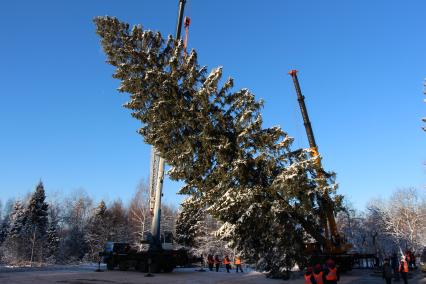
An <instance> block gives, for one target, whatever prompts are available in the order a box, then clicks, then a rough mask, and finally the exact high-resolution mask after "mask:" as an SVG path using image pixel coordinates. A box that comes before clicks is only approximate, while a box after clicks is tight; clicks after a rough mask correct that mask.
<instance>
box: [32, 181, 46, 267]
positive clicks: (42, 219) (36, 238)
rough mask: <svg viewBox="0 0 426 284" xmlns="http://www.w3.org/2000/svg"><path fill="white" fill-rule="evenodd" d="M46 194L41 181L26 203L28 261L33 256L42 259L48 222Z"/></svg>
mask: <svg viewBox="0 0 426 284" xmlns="http://www.w3.org/2000/svg"><path fill="white" fill-rule="evenodd" d="M45 200H46V194H45V191H44V186H43V183H42V182H41V181H40V183H39V184H38V185H37V187H36V189H35V191H34V192H33V194H32V195H31V198H30V200H29V203H28V210H27V212H28V222H27V229H28V231H29V232H30V233H31V257H30V263H32V262H33V260H34V258H35V256H37V257H38V260H39V261H43V259H42V256H43V249H44V246H45V242H46V238H45V237H46V232H47V226H48V223H49V220H48V208H49V205H48V204H47V202H46V201H45Z"/></svg>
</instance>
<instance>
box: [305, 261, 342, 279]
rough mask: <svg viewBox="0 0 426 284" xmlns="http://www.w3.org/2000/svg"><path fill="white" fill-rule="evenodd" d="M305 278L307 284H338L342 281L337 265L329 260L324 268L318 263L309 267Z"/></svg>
mask: <svg viewBox="0 0 426 284" xmlns="http://www.w3.org/2000/svg"><path fill="white" fill-rule="evenodd" d="M304 277H305V284H337V281H339V280H340V275H339V271H338V269H337V267H336V263H335V262H334V261H333V260H332V259H329V260H327V261H326V263H325V265H324V266H322V265H321V264H320V263H318V264H316V265H315V266H313V267H312V266H310V267H308V268H307V269H306V273H305V275H304Z"/></svg>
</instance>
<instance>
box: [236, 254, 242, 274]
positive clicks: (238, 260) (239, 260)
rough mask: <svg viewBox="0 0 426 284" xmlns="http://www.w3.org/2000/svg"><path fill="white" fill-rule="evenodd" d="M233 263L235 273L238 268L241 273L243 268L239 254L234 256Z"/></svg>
mask: <svg viewBox="0 0 426 284" xmlns="http://www.w3.org/2000/svg"><path fill="white" fill-rule="evenodd" d="M234 264H235V267H236V269H237V273H238V269H240V270H241V273H243V269H242V268H241V258H240V257H239V256H236V257H235V259H234Z"/></svg>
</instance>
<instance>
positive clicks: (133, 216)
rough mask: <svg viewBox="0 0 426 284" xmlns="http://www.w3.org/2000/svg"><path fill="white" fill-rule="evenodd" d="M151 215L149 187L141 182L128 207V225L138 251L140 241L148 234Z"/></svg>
mask: <svg viewBox="0 0 426 284" xmlns="http://www.w3.org/2000/svg"><path fill="white" fill-rule="evenodd" d="M150 221H151V213H150V210H149V187H148V184H147V183H146V181H145V180H142V181H141V182H140V183H139V185H138V187H137V189H136V192H135V195H134V196H133V198H132V199H131V201H130V205H129V223H130V228H131V233H132V234H133V243H134V245H135V246H136V247H138V248H139V250H141V249H143V245H142V243H141V241H142V240H143V239H144V234H146V233H147V232H149V229H150V227H149V223H150Z"/></svg>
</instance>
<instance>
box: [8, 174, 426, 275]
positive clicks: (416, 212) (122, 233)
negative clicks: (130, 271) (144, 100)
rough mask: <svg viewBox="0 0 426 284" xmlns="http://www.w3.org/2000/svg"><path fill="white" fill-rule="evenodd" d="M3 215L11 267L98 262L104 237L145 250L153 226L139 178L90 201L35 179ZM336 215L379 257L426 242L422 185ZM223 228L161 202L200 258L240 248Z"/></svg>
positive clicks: (355, 240)
mask: <svg viewBox="0 0 426 284" xmlns="http://www.w3.org/2000/svg"><path fill="white" fill-rule="evenodd" d="M1 205H2V206H1ZM0 213H1V215H0V260H1V262H2V263H7V264H12V265H24V264H33V263H37V264H40V263H59V264H65V263H76V262H90V261H95V262H96V261H98V253H99V252H100V251H101V250H102V248H103V245H104V244H105V242H107V241H114V242H127V243H130V244H132V246H133V247H135V248H138V249H143V244H142V243H141V240H142V239H143V238H144V235H146V233H147V232H149V230H150V225H151V214H150V211H149V190H148V186H147V184H146V183H145V182H143V181H142V182H141V183H140V184H139V185H138V187H137V189H136V191H135V194H134V195H133V197H132V198H131V200H129V201H128V202H127V203H123V202H122V201H121V200H114V201H112V202H108V203H106V202H104V201H103V200H101V201H99V202H94V200H93V199H92V198H91V197H90V196H89V195H88V194H87V193H86V192H85V191H75V192H73V193H72V194H71V195H70V196H68V197H63V198H53V197H51V198H48V197H46V192H45V189H44V185H43V183H41V182H40V183H39V184H38V185H37V186H36V188H35V190H34V191H33V192H32V193H30V194H28V195H27V196H26V197H25V198H23V199H17V200H8V201H7V202H5V203H4V204H3V203H1V202H0ZM336 220H337V224H338V227H339V231H340V232H341V234H342V236H343V237H344V238H346V239H347V242H349V243H351V244H352V245H353V250H354V251H355V252H359V253H375V254H377V255H378V256H379V257H380V258H384V257H386V256H389V255H391V254H393V253H401V252H402V251H405V250H412V251H413V252H415V253H416V254H421V252H422V250H423V249H424V248H425V247H426V196H425V194H424V191H421V190H417V189H414V188H403V189H399V190H396V191H395V192H394V193H393V194H392V195H391V196H390V197H389V198H387V199H373V200H371V201H370V202H369V203H368V205H367V207H366V208H365V209H364V210H357V209H355V208H354V207H353V206H352V205H351V204H349V203H346V204H345V206H344V210H342V211H340V212H339V213H338V214H337V216H336ZM221 225H222V224H221V223H220V222H219V221H217V220H215V219H214V218H213V217H212V216H211V215H209V214H208V213H207V211H206V210H205V208H204V207H203V206H200V204H199V203H197V202H196V200H194V199H192V198H188V199H186V200H185V201H184V202H183V204H182V206H181V207H180V208H179V210H178V209H177V208H175V207H174V206H173V205H167V204H166V205H163V207H162V224H161V229H162V230H163V231H164V230H166V231H171V232H173V233H174V236H175V243H178V244H180V245H183V246H186V247H188V248H190V249H191V251H192V252H193V253H194V254H196V255H199V256H204V257H205V256H207V254H219V255H226V254H227V255H230V256H233V255H235V254H239V253H240V252H239V251H237V250H235V248H233V247H232V244H230V243H228V242H226V241H224V240H221V239H220V237H219V236H218V234H217V231H218V230H219V229H220V227H221ZM281 234H282V235H285V232H281ZM246 261H250V262H253V263H256V262H258V261H259V260H257V259H246ZM258 265H260V266H259V267H261V266H262V264H261V263H258Z"/></svg>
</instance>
